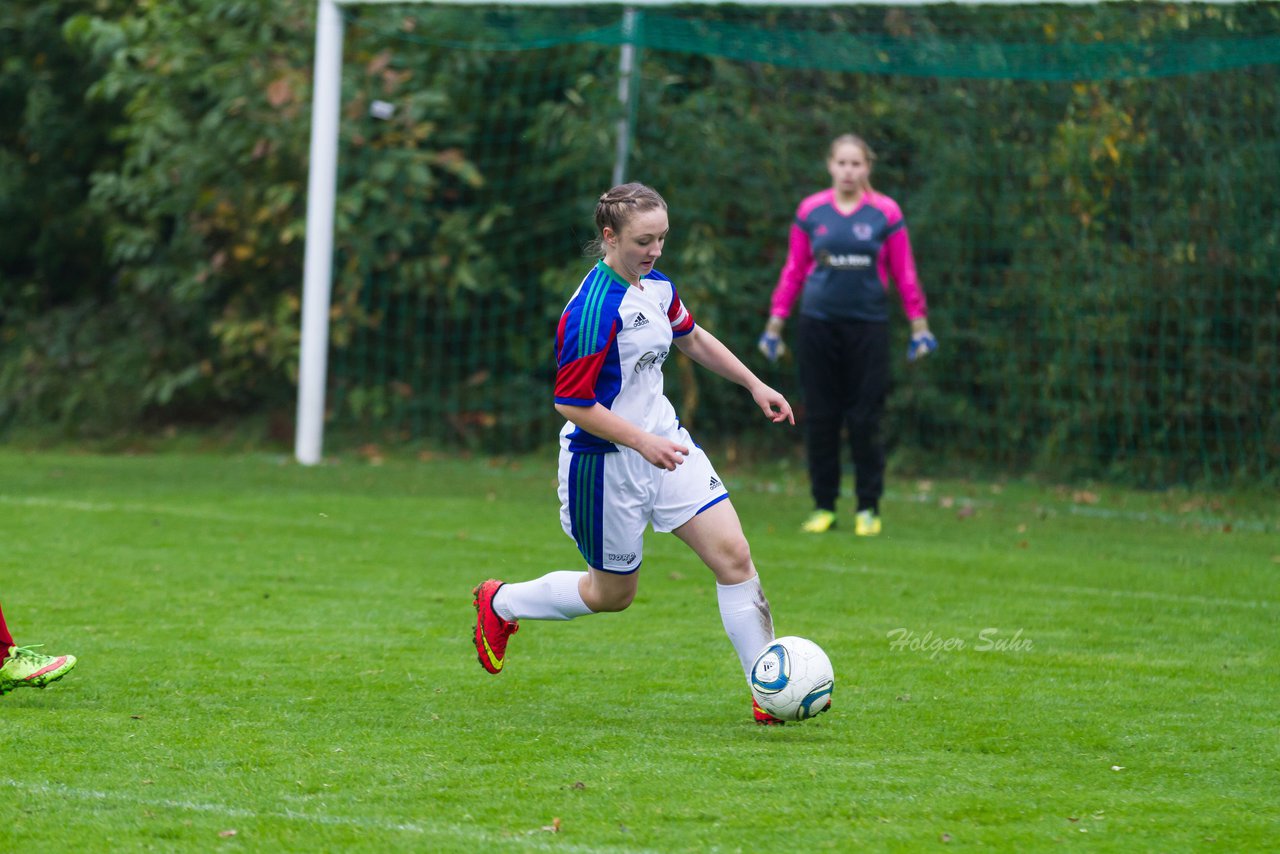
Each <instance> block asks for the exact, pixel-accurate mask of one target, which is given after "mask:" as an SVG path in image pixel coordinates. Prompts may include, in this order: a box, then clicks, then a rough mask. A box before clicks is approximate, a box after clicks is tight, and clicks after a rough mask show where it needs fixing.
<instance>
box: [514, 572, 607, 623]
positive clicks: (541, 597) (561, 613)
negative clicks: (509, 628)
mask: <svg viewBox="0 0 1280 854" xmlns="http://www.w3.org/2000/svg"><path fill="white" fill-rule="evenodd" d="M584 575H586V573H585V572H571V571H569V570H563V571H560V572H548V573H547V574H546V575H544V576H542V577H541V578H535V579H534V580H533V581H520V582H517V583H515V584H504V585H502V587H501V588H499V589H498V593H497V595H495V596H494V597H493V610H494V611H496V612H497V614H498V616H499V617H501V618H502V619H504V620H572V619H573V618H574V617H583V616H586V615H587V614H594V613H595V612H594V611H592V610H591V609H590V608H588V607H587V603H586V602H583V601H582V594H581V593H579V592H578V579H580V578H582V577H583V576H584Z"/></svg>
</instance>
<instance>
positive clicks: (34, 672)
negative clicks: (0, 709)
mask: <svg viewBox="0 0 1280 854" xmlns="http://www.w3.org/2000/svg"><path fill="white" fill-rule="evenodd" d="M36 646H42V644H36ZM33 649H35V647H30V646H11V647H9V657H8V658H6V659H5V661H4V666H3V667H0V694H8V693H9V692H10V691H12V690H13V689H14V688H43V687H44V686H46V685H48V684H49V683H50V682H57V681H58V680H59V679H61V678H62V677H63V676H66V675H67V674H68V673H70V672H71V668H73V667H75V666H76V657H75V656H74V655H41V654H40V653H38V652H33V651H32V650H33Z"/></svg>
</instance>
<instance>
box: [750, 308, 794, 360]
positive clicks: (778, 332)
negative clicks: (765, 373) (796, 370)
mask: <svg viewBox="0 0 1280 854" xmlns="http://www.w3.org/2000/svg"><path fill="white" fill-rule="evenodd" d="M785 322H786V321H784V320H783V319H782V318H781V317H771V318H769V322H768V323H766V324H765V326H764V332H762V333H760V340H759V341H757V342H756V347H757V349H759V350H760V352H761V353H762V354H764V357H765V358H766V359H768V360H769V361H770V362H776V361H778V360H779V359H780V358H782V357H783V356H784V355H786V353H787V345H786V344H785V343H783V340H782V326H783V324H784V323H785Z"/></svg>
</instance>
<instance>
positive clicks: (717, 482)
mask: <svg viewBox="0 0 1280 854" xmlns="http://www.w3.org/2000/svg"><path fill="white" fill-rule="evenodd" d="M711 488H712V489H719V488H720V479H719V478H716V477H713V478H711Z"/></svg>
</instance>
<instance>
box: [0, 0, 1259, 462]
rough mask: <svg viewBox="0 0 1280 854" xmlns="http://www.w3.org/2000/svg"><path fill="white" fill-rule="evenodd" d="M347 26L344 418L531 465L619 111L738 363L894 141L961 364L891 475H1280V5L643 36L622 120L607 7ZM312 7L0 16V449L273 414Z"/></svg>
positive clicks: (946, 375)
mask: <svg viewBox="0 0 1280 854" xmlns="http://www.w3.org/2000/svg"><path fill="white" fill-rule="evenodd" d="M344 14H346V15H347V34H348V38H347V42H346V59H345V61H346V69H347V70H346V74H345V76H344V80H343V100H342V103H343V107H342V109H343V130H342V133H343V140H342V148H341V158H340V164H341V169H342V174H341V178H340V188H339V200H338V207H337V211H336V219H337V229H336V232H337V234H336V236H337V252H336V267H335V280H334V291H333V293H334V299H333V307H332V311H331V321H332V325H331V329H332V336H333V337H332V345H333V365H334V368H335V370H334V373H333V379H332V383H331V391H332V395H331V402H332V407H333V413H332V414H333V424H334V425H336V426H338V427H339V428H345V429H350V430H355V431H360V432H363V433H367V432H369V431H385V432H386V433H387V434H388V435H391V436H393V437H420V436H425V437H429V438H433V439H439V440H443V441H449V442H461V443H464V444H468V445H471V446H475V447H482V448H511V447H531V446H534V445H537V444H540V443H542V442H543V441H545V437H546V436H548V435H550V434H551V432H553V431H554V429H555V426H556V425H555V416H554V413H553V412H552V410H551V409H550V407H549V405H547V387H548V383H549V379H550V343H549V342H550V330H551V329H552V328H553V324H554V322H555V318H556V316H557V315H558V312H559V310H560V307H561V306H562V305H563V303H564V300H565V299H566V298H567V296H568V294H569V292H570V291H571V290H572V288H573V286H574V285H575V284H576V282H577V281H578V279H579V278H580V277H581V275H582V273H583V271H584V270H585V267H586V265H587V264H588V263H589V261H588V259H584V258H583V257H582V253H581V248H582V246H583V244H584V243H586V241H587V239H588V238H589V237H590V236H591V235H590V224H591V210H592V206H593V200H594V199H595V197H596V196H597V195H598V194H599V193H600V192H601V191H602V190H603V189H605V188H606V187H607V185H608V183H609V181H610V172H611V167H612V163H613V158H614V152H615V144H616V137H615V135H616V132H617V129H618V127H619V126H620V123H622V122H624V121H626V120H628V119H632V120H634V127H633V135H632V137H631V140H630V141H631V145H632V150H631V159H630V176H631V177H635V178H638V179H641V180H644V181H646V182H648V183H651V184H653V185H654V186H656V187H658V188H659V189H661V190H662V191H663V192H664V194H665V195H666V196H667V199H668V201H669V202H670V204H671V208H672V225H673V239H672V241H671V243H670V244H669V246H670V248H669V252H668V258H667V259H666V260H664V267H667V268H670V269H671V270H672V271H673V272H675V273H676V274H677V275H678V278H679V283H687V284H685V285H683V287H687V288H689V289H691V296H693V298H692V299H691V303H692V304H693V305H694V307H695V309H696V310H697V314H698V318H699V320H700V321H701V322H703V323H705V324H706V325H707V326H708V327H710V328H711V329H712V330H713V331H714V332H716V333H717V334H718V335H719V336H720V337H721V338H723V339H725V340H726V341H727V342H728V343H729V344H730V345H731V346H732V347H733V348H734V349H735V350H737V351H739V352H741V353H748V352H749V351H750V348H751V346H752V343H753V341H754V337H755V335H756V334H757V332H758V327H759V325H760V323H761V321H762V320H763V313H764V310H765V307H766V303H767V298H768V294H769V291H770V290H771V288H772V286H773V284H774V281H775V280H776V276H777V271H778V269H779V268H780V266H781V264H782V261H783V257H782V253H783V252H784V251H785V235H786V230H787V228H788V225H789V222H790V219H791V215H792V212H793V211H794V208H795V204H796V203H797V201H798V200H799V199H800V198H801V197H802V196H803V195H805V194H807V193H809V192H812V191H814V190H816V189H818V188H820V187H822V186H823V185H824V184H825V183H826V175H825V172H824V170H823V168H822V158H823V155H824V153H825V149H826V145H827V143H828V142H829V141H830V139H831V138H832V137H834V136H836V135H838V134H839V133H842V132H845V131H848V130H854V131H857V132H858V133H860V134H861V135H862V136H864V137H865V138H867V139H868V140H870V141H871V142H872V144H873V145H874V146H875V147H876V149H877V150H878V153H879V155H880V158H879V161H878V162H877V165H876V171H875V175H874V181H875V183H876V185H877V187H879V188H880V189H882V190H884V191H886V192H888V193H889V194H890V195H892V196H894V197H895V198H897V199H898V201H899V202H900V203H902V205H903V207H904V209H905V210H906V214H907V219H908V223H909V225H910V229H911V236H912V240H913V243H914V244H915V247H916V252H917V256H918V258H919V260H920V267H921V271H922V274H923V276H924V283H925V286H926V289H927V291H928V293H929V297H930V302H931V306H932V319H933V325H934V327H935V330H936V331H937V332H939V333H940V338H941V339H942V341H943V350H941V351H940V352H939V354H938V355H939V358H938V359H936V360H935V359H931V360H929V361H928V362H927V363H926V364H924V365H922V366H919V367H918V368H917V369H916V370H914V371H913V372H911V373H910V374H906V373H905V372H901V373H900V375H899V387H898V389H897V391H896V393H895V394H894V395H893V397H892V398H891V405H892V416H893V417H892V422H893V424H894V428H895V429H894V433H893V436H892V437H891V440H892V442H893V443H895V444H896V446H897V448H898V449H899V451H900V452H901V453H903V454H906V455H912V454H914V455H918V456H920V457H923V458H928V459H931V460H934V461H936V460H937V459H939V456H940V455H941V453H942V452H943V450H944V449H945V451H946V456H947V458H948V459H964V460H966V461H976V462H985V463H991V464H996V465H1001V466H1009V467H1016V468H1034V469H1041V470H1052V471H1054V472H1058V473H1063V474H1090V475H1108V476H1116V477H1126V478H1131V479H1134V480H1139V481H1142V482H1148V483H1162V482H1169V481H1171V480H1195V479H1198V478H1203V477H1206V476H1214V477H1216V476H1220V475H1225V476H1227V477H1244V478H1246V479H1247V478H1250V477H1253V476H1258V475H1265V474H1267V473H1271V474H1274V473H1275V472H1276V471H1277V470H1280V416H1277V415H1276V414H1275V413H1276V412H1280V399H1278V398H1277V395H1278V394H1280V392H1278V391H1277V381H1276V374H1275V365H1276V364H1277V361H1280V360H1278V358H1277V357H1280V353H1277V349H1278V348H1280V344H1278V342H1280V319H1278V318H1277V311H1278V310H1277V296H1276V294H1275V277H1274V272H1273V271H1274V270H1275V269H1276V267H1277V264H1278V263H1280V258H1278V257H1277V254H1278V253H1280V248H1278V247H1280V236H1278V233H1277V228H1278V227H1277V225H1276V223H1277V222H1280V217H1277V213H1278V212H1277V210H1276V206H1277V204H1278V203H1277V202H1276V199H1277V198H1280V192H1277V191H1280V172H1278V170H1276V168H1275V163H1276V162H1278V161H1280V158H1277V156H1276V155H1277V154H1280V151H1278V150H1277V147H1278V146H1277V143H1276V140H1277V139H1280V119H1278V118H1277V116H1278V115H1280V110H1278V109H1277V107H1278V106H1280V105H1278V104H1277V98H1278V97H1280V96H1278V95H1277V89H1276V86H1275V83H1276V77H1277V73H1276V70H1277V68H1278V67H1280V45H1278V43H1277V35H1278V34H1280V12H1277V8H1276V7H1275V6H1274V5H1271V4H1241V5H1239V6H1218V5H1216V4H1207V5H1193V4H1177V5H1169V6H1162V5H1159V4H1099V5H1097V6H1093V7H1079V6H1058V7H1054V6H1049V5H1039V6H1034V7H1030V6H1013V7H1002V8H1000V9H998V10H993V9H990V8H975V7H960V6H955V7H946V8H942V7H938V8H924V7H921V8H910V9H908V8H904V7H875V6H860V7H832V8H830V9H812V8H787V7H785V6H780V7H777V8H773V9H764V10H761V9H747V8H739V7H734V6H724V7H700V8H699V9H698V10H696V12H690V11H689V10H684V11H674V12H670V13H644V14H643V15H641V16H640V17H639V19H638V24H637V25H638V27H639V29H638V30H637V31H636V32H633V33H631V34H630V37H632V38H633V39H634V40H635V41H636V43H637V44H638V46H639V54H638V57H639V59H638V65H637V68H636V73H635V77H634V78H633V85H634V86H635V87H636V91H637V92H638V95H639V103H638V106H637V108H636V110H635V113H634V115H630V116H628V115H627V113H626V111H625V110H624V109H623V107H622V106H620V103H619V100H618V86H619V80H618V48H619V45H620V44H621V42H622V41H623V40H625V38H627V34H625V33H623V32H622V31H621V30H620V29H619V28H618V26H617V23H618V16H619V14H620V10H619V9H618V8H617V7H602V6H597V7H583V8H578V9H566V8H557V9H555V10H548V9H522V10H515V9H510V8H503V7H499V6H494V7H484V8H467V9H457V8H447V7H436V8H431V7H422V6H414V7H391V8H387V7H368V8H360V9H355V8H349V9H348V10H347V11H346V12H344ZM313 15H314V3H312V2H310V0H281V2H276V3H265V2H257V0H242V2H227V0H192V2H188V3H182V4H171V3H160V2H154V0H150V1H149V2H142V3H125V2H120V0H50V2H48V3H43V4H36V5H32V4H16V5H15V4H8V5H5V6H3V7H0V48H2V49H3V55H4V57H5V59H4V63H3V65H2V66H0V107H3V109H4V110H5V114H6V115H9V116H14V117H16V118H15V121H12V122H9V123H6V124H5V125H4V126H3V127H0V206H3V215H4V221H5V222H6V224H8V227H7V228H6V229H4V230H3V231H2V232H0V312H2V315H0V425H4V424H10V423H18V422H26V423H31V424H41V425H44V424H56V425H61V426H62V427H63V428H64V429H66V430H68V431H71V432H75V433H91V432H103V431H109V430H116V429H136V428H141V427H146V426H148V425H151V424H154V423H156V422H157V421H160V420H164V421H168V420H174V419H182V418H196V419H201V420H212V419H216V418H219V417H222V416H223V415H226V414H243V413H253V412H261V411H269V410H272V409H283V408H286V407H290V406H291V405H292V398H293V383H294V376H293V374H294V365H295V364H296V359H297V349H298V332H297V323H298V309H299V291H300V279H301V266H302V263H301V262H302V241H303V237H304V227H305V223H304V219H303V217H304V208H305V198H304V196H305V186H306V185H305V181H306V166H307V158H308V151H307V144H308V122H309V99H310V94H311V91H310V89H311V87H310V74H311V62H312V39H313V25H314V21H313ZM766 39H767V40H768V41H765V40H766ZM766 58H767V59H768V60H769V61H762V60H763V59H766ZM1191 68H1194V69H1196V70H1195V73H1182V72H1183V71H1185V70H1187V69H1191ZM895 331H896V334H898V335H899V337H901V336H902V333H903V324H901V323H898V324H896V326H895ZM766 371H767V369H766ZM668 373H669V376H670V380H669V384H670V388H671V391H672V394H673V395H674V396H675V397H676V398H678V399H679V404H680V409H681V412H682V415H683V416H684V417H685V418H686V420H688V421H690V422H691V423H695V424H696V426H697V428H698V429H699V431H700V432H702V433H708V434H717V435H720V436H725V437H735V436H738V435H739V434H742V433H743V427H742V425H743V423H750V419H751V417H752V413H751V412H750V407H749V402H744V400H743V398H742V395H741V394H740V393H739V392H738V391H737V390H736V389H732V388H729V387H727V386H726V385H725V384H723V383H710V382H703V381H701V380H700V379H699V375H698V374H697V373H696V372H693V371H691V370H688V366H687V365H684V364H683V363H682V362H680V361H679V360H677V361H676V362H675V363H674V364H673V367H672V368H671V369H670V370H669V371H668ZM769 377H770V379H771V380H772V381H774V382H776V383H777V384H779V385H784V386H788V387H794V384H793V382H792V379H791V377H790V376H789V375H788V374H787V373H785V372H780V373H773V374H769ZM754 441H759V442H763V441H766V440H760V439H759V437H758V436H756V438H755V439H754ZM1241 442H1243V443H1244V447H1245V449H1244V451H1243V452H1241V451H1240V450H1239V446H1240V443H1241Z"/></svg>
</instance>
